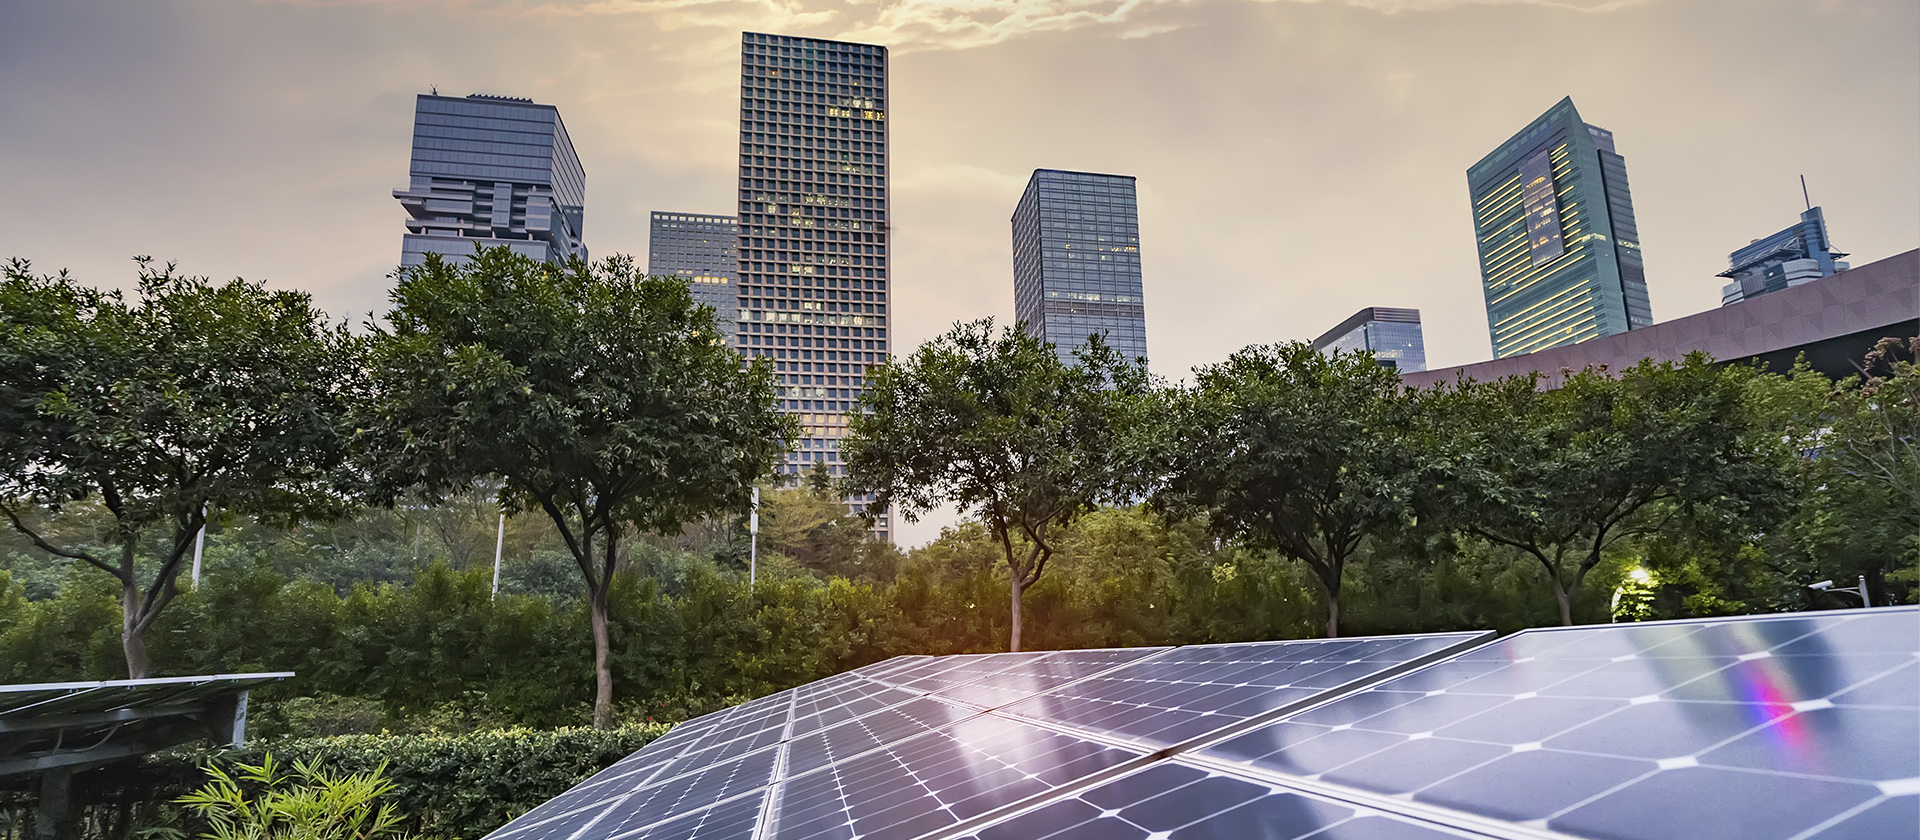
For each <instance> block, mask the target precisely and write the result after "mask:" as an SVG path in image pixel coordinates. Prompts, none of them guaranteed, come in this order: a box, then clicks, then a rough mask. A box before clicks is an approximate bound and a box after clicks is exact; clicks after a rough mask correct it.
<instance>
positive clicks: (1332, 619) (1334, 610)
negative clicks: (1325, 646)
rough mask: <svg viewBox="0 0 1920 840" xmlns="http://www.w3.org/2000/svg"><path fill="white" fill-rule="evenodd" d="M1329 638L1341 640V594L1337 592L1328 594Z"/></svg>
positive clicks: (1330, 591) (1333, 591)
mask: <svg viewBox="0 0 1920 840" xmlns="http://www.w3.org/2000/svg"><path fill="white" fill-rule="evenodd" d="M1327 638H1329V639H1338V638H1340V593H1339V592H1338V591H1335V590H1328V592H1327Z"/></svg>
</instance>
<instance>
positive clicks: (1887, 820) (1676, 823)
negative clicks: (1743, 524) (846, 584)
mask: <svg viewBox="0 0 1920 840" xmlns="http://www.w3.org/2000/svg"><path fill="white" fill-rule="evenodd" d="M1492 636H1493V634H1491V633H1447V634H1432V635H1417V636H1394V637H1376V638H1360V639H1332V640H1305V641H1285V642H1261V643H1251V644H1232V645H1195V646H1186V647H1175V648H1130V649H1113V650H1088V651H1057V652H1047V653H1027V654H990V655H978V656H951V657H900V658H897V659H892V660H888V661H886V662H882V663H878V664H875V665H870V666H867V667H865V668H861V669H858V670H856V671H851V672H848V673H845V674H840V675H838V676H835V677H831V678H828V679H825V680H821V681H819V682H815V683H811V684H808V685H804V686H801V687H799V688H796V689H792V690H790V691H786V692H781V693H779V694H774V695H770V696H768V697H763V698H760V699H758V700H755V701H753V702H750V703H746V704H742V705H740V706H737V707H734V708H731V709H727V710H725V711H722V712H718V713H715V714H712V715H708V716H706V717H703V718H700V719H697V720H694V721H691V722H688V723H686V724H683V725H681V726H679V727H677V728H675V729H674V730H673V731H672V732H670V733H669V734H668V735H667V736H665V737H662V738H660V739H658V740H656V741H655V742H653V743H652V744H649V745H648V746H647V748H646V749H643V750H641V751H640V752H638V753H635V754H634V755H632V756H629V757H628V758H626V759H624V760H622V761H621V762H619V763H618V764H616V765H614V766H613V767H611V768H608V769H607V770H606V771H604V772H602V773H600V774H598V775H596V776H594V777H593V778H592V779H589V780H587V781H586V782H584V783H582V784H581V785H580V786H578V787H576V788H574V789H573V790H570V791H568V792H567V793H565V794H563V795H561V796H560V797H557V798H555V799H554V800H552V801H551V802H548V803H546V804H544V805H542V806H540V807H539V808H536V809H534V810H533V811H532V812H529V813H528V814H526V815H524V816H522V817H521V818H519V819H517V820H514V821H513V822H512V823H509V824H508V825H507V826H505V827H503V828H502V829H500V830H499V831H496V832H495V833H494V834H492V835H490V837H492V838H501V840H505V838H514V840H521V838H525V840H534V839H535V838H539V840H660V838H721V839H723V840H724V839H725V838H737V839H738V840H935V839H936V838H938V839H939V840H947V838H967V840H1016V838H1017V839H1018V840H1043V839H1045V840H1093V838H1116V839H1120V840H1124V839H1126V838H1137V840H1238V838H1263V839H1264V838H1274V839H1275V840H1278V838H1308V837H1311V838H1314V840H1362V838H1382V840H1390V839H1391V838H1409V839H1411V838H1447V837H1480V838H1486V837H1494V838H1553V837H1588V838H1609V840H1612V839H1613V838H1618V839H1619V840H1654V839H1655V838H1778V840H1811V838H1822V839H1823V840H1831V838H1875V839H1876V840H1878V838H1896V839H1900V838H1920V610H1916V608H1912V607H1892V608H1878V609H1871V610H1850V611H1836V612H1826V613H1811V614H1794V615H1779V616H1754V617H1744V618H1728V619H1709V620H1691V621H1680V622H1649V623H1644V624H1622V625H1598V626H1587V627H1574V628H1556V629H1539V630H1529V631H1523V632H1521V633H1517V634H1514V635H1511V636H1507V637H1505V638H1502V639H1498V640H1494V639H1493V638H1492Z"/></svg>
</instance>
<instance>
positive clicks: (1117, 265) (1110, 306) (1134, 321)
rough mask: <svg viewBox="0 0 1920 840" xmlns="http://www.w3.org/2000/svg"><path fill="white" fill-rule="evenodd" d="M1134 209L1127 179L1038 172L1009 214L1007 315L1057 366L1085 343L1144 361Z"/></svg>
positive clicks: (1137, 213)
mask: <svg viewBox="0 0 1920 840" xmlns="http://www.w3.org/2000/svg"><path fill="white" fill-rule="evenodd" d="M1145 301H1146V299H1145V297H1144V295H1143V294H1142V288H1141V279H1140V205H1139V201H1138V200H1137V199H1136V198H1135V195H1134V179H1133V176H1130V175H1100V174H1096V173H1092V172H1068V171H1063V170H1058V169H1036V170H1034V172H1033V177H1031V178H1029V179H1028V180H1027V190H1026V192H1025V193H1023V194H1022V195H1021V196H1020V203H1019V204H1017V205H1015V206H1014V209H1013V312H1014V317H1016V318H1018V319H1020V320H1021V321H1022V322H1024V323H1025V324H1026V328H1027V332H1029V333H1030V334H1032V335H1034V336H1035V337H1037V338H1040V339H1043V340H1045V341H1048V342H1051V343H1052V344H1053V346H1054V348H1055V352H1057V353H1059V354H1060V357H1061V359H1062V360H1064V361H1066V362H1068V363H1072V362H1073V361H1074V357H1073V351H1074V350H1075V349H1076V348H1078V347H1080V346H1081V345H1082V344H1085V343H1086V341H1087V337H1088V336H1090V335H1095V334H1100V335H1102V336H1103V337H1104V338H1105V340H1106V342H1107V344H1108V345H1109V346H1112V347H1113V348H1114V349H1116V350H1118V351H1120V354H1121V355H1122V356H1123V357H1125V358H1128V359H1144V358H1146V357H1147V309H1146V302H1145Z"/></svg>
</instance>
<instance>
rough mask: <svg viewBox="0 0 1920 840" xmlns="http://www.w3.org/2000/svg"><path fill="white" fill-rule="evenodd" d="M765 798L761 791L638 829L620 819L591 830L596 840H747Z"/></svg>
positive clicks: (757, 821) (597, 825) (750, 835)
mask: <svg viewBox="0 0 1920 840" xmlns="http://www.w3.org/2000/svg"><path fill="white" fill-rule="evenodd" d="M766 798H767V795H766V793H765V792H764V791H762V792H759V793H755V794H754V795H752V796H747V797H743V798H740V799H735V800H732V801H730V802H723V803H721V804H719V805H717V806H715V807H712V808H708V809H706V810H704V811H696V812H694V813H692V814H688V815H687V816H684V817H680V818H679V819H675V820H671V821H668V822H664V823H659V824H656V825H653V826H651V827H647V828H643V829H638V830H633V829H629V828H626V827H625V826H626V825H627V821H626V820H624V819H622V820H620V821H612V820H611V819H609V820H608V821H603V822H604V824H596V825H594V826H593V829H594V833H595V836H597V837H609V838H611V837H618V838H621V840H695V839H696V838H698V840H749V838H751V837H753V830H754V828H755V826H757V825H758V824H759V822H760V809H761V807H762V806H763V805H764V804H765V802H766ZM609 816H610V817H611V815H609Z"/></svg>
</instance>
